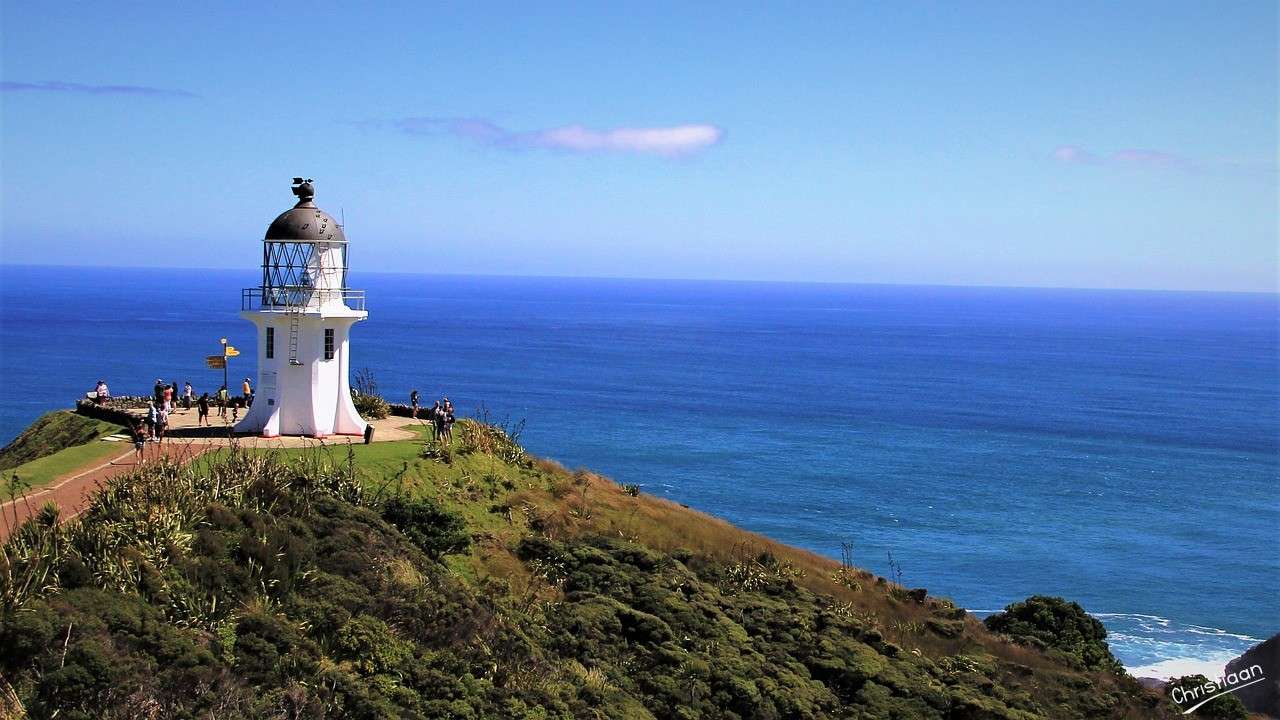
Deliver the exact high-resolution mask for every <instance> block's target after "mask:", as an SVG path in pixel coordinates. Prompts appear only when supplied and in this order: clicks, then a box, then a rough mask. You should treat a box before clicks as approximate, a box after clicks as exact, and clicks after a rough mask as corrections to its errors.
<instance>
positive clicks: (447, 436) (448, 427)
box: [444, 405, 454, 445]
mask: <svg viewBox="0 0 1280 720" xmlns="http://www.w3.org/2000/svg"><path fill="white" fill-rule="evenodd" d="M445 407H446V408H447V409H446V410H445V411H444V442H445V444H446V445H452V444H453V420H454V418H453V406H452V405H446V406H445Z"/></svg>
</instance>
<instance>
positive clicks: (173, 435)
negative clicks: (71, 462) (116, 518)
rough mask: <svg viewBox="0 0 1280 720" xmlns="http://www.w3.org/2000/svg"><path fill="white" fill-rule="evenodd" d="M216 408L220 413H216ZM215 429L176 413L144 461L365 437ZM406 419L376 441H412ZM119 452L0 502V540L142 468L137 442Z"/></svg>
mask: <svg viewBox="0 0 1280 720" xmlns="http://www.w3.org/2000/svg"><path fill="white" fill-rule="evenodd" d="M215 412H216V411H215ZM212 420H213V421H214V423H215V425H214V426H213V427H197V426H196V424H195V421H196V411H195V409H194V408H193V409H191V410H190V411H185V412H184V411H181V410H180V411H178V412H175V413H174V414H173V415H172V416H171V419H170V425H169V427H170V431H169V433H168V434H167V436H166V439H165V441H164V443H150V442H149V443H147V444H146V447H145V448H144V449H143V458H142V462H144V463H146V462H153V461H155V460H159V459H160V458H161V457H167V458H170V459H173V460H177V461H179V462H189V461H191V460H193V459H195V458H197V457H199V456H200V455H203V454H204V453H206V452H208V451H210V450H213V449H214V448H220V447H228V446H230V444H231V443H232V442H236V443H238V444H239V445H240V446H241V447H253V448H294V447H319V446H321V445H346V444H348V443H363V442H364V438H361V437H349V436H346V435H333V436H330V437H327V438H324V439H323V440H318V439H315V438H305V437H278V438H261V437H254V436H244V435H241V436H231V435H230V434H229V432H228V425H226V424H224V423H222V422H220V421H221V418H219V417H217V415H214V417H213V418H212ZM420 422H422V421H420V420H411V419H409V418H405V417H389V418H386V419H385V420H374V421H373V422H372V423H371V424H372V425H373V428H374V430H373V440H374V442H388V441H391V440H412V439H414V438H415V437H417V435H415V434H414V433H413V432H412V431H411V430H409V429H408V428H407V427H406V426H409V425H412V424H416V423H420ZM120 450H121V451H120V452H119V453H116V454H114V455H113V456H112V457H111V459H109V460H107V461H105V462H104V461H102V460H95V461H93V462H92V463H89V464H88V465H87V466H85V467H79V468H76V469H75V470H72V471H71V472H70V473H67V474H66V475H64V476H63V477H60V478H58V479H57V480H54V481H53V482H52V483H50V484H48V485H46V486H45V487H42V488H39V489H37V490H34V491H32V492H31V493H28V494H27V496H26V497H24V498H18V499H17V500H14V501H12V502H7V503H4V504H3V505H0V516H3V519H2V520H0V542H3V541H5V540H8V539H9V534H10V533H12V532H13V530H14V529H15V528H16V527H17V526H19V525H21V524H22V523H23V522H24V521H25V520H26V519H27V518H29V517H31V516H32V515H34V514H35V513H38V512H39V511H40V508H41V507H43V506H44V504H45V503H47V502H53V503H55V504H57V506H58V507H59V508H60V509H61V510H62V515H61V517H62V519H63V520H68V519H70V518H73V517H75V516H77V515H79V514H80V513H81V512H82V511H83V510H84V508H85V506H86V505H87V504H88V502H89V499H90V498H91V497H92V496H93V493H94V492H96V491H97V489H98V487H99V486H100V485H101V484H102V483H104V482H106V481H107V480H109V479H110V478H113V477H115V476H117V475H122V474H124V473H128V472H132V471H133V470H136V469H138V466H139V465H138V460H137V458H136V457H135V455H134V451H133V443H131V442H121V443H120Z"/></svg>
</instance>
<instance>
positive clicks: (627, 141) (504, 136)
mask: <svg viewBox="0 0 1280 720" xmlns="http://www.w3.org/2000/svg"><path fill="white" fill-rule="evenodd" d="M364 124H366V125H368V124H369V123H364ZM373 124H375V125H390V126H391V127H392V128H394V129H396V130H399V131H400V132H403V133H406V134H409V135H439V134H447V135H453V136H454V137H459V138H463V139H465V140H469V141H471V142H475V143H479V144H481V145H487V146H491V147H500V148H508V149H512V150H522V149H544V150H556V151H560V152H570V153H597V152H613V153H636V154H645V155H660V156H664V157H680V156H686V155H692V154H694V153H697V152H701V151H702V150H705V149H707V148H709V147H711V146H712V145H715V144H717V143H719V142H720V141H721V140H723V139H724V134H725V133H724V130H723V129H722V128H720V127H717V126H715V125H706V124H691V125H673V126H670V127H618V128H610V129H607V130H595V129H592V128H588V127H585V126H583V125H564V126H560V127H554V128H547V129H544V130H533V131H528V132H517V131H513V130H508V129H507V128H504V127H501V126H499V125H497V124H496V123H493V122H491V121H489V120H484V119H480V118H439V117H411V118H403V119H401V120H395V121H392V122H390V123H373Z"/></svg>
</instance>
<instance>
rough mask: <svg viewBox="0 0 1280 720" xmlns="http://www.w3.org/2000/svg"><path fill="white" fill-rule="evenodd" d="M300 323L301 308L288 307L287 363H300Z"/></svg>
mask: <svg viewBox="0 0 1280 720" xmlns="http://www.w3.org/2000/svg"><path fill="white" fill-rule="evenodd" d="M300 324H302V309H301V308H296V307H293V308H289V364H290V365H301V364H302V363H301V362H299V361H298V326H299V325H300Z"/></svg>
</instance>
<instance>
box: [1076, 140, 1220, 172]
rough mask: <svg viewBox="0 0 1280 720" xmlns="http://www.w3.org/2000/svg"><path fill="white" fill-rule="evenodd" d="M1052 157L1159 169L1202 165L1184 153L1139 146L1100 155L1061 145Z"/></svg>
mask: <svg viewBox="0 0 1280 720" xmlns="http://www.w3.org/2000/svg"><path fill="white" fill-rule="evenodd" d="M1052 157H1053V159H1054V160H1057V161H1058V162H1061V163H1066V164H1068V165H1113V166H1117V167H1139V168H1153V169H1158V170H1194V169H1197V168H1199V167H1200V165H1199V164H1198V163H1196V162H1194V161H1192V160H1191V159H1190V158H1187V157H1183V156H1182V155H1177V154H1175V153H1170V152H1164V151H1162V150H1144V149H1137V148H1126V149H1124V150H1117V151H1115V152H1113V153H1111V154H1110V155H1100V154H1097V153H1094V152H1092V151H1090V150H1086V149H1085V148H1082V147H1080V146H1078V145H1061V146H1059V147H1057V148H1054V151H1053V153H1052Z"/></svg>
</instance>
